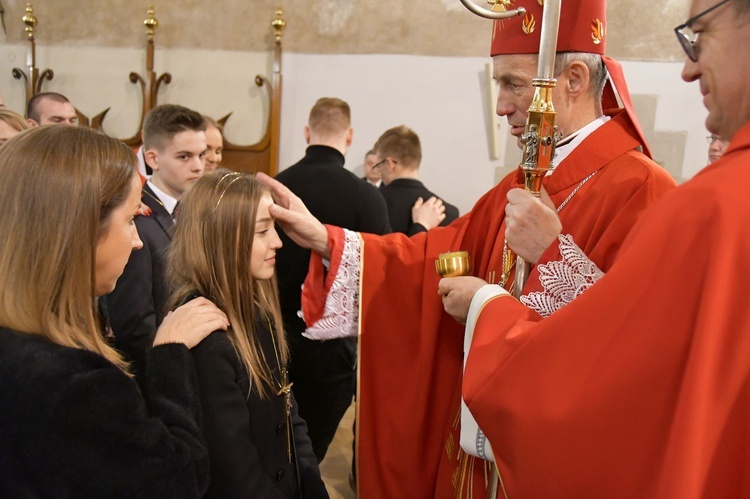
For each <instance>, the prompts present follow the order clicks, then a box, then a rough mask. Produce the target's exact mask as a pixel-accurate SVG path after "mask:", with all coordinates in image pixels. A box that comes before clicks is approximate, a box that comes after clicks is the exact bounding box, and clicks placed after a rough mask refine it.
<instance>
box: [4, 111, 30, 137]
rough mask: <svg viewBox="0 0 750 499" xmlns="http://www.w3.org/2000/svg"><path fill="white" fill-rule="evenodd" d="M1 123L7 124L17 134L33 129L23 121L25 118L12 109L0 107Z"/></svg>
mask: <svg viewBox="0 0 750 499" xmlns="http://www.w3.org/2000/svg"><path fill="white" fill-rule="evenodd" d="M0 121H4V122H5V123H7V124H8V125H9V126H10V127H11V128H12V129H13V130H15V131H17V132H23V131H24V130H28V129H29V128H31V127H30V126H29V124H28V123H27V122H26V120H25V119H23V116H21V115H20V114H18V113H17V112H15V111H11V110H10V109H5V108H1V107H0Z"/></svg>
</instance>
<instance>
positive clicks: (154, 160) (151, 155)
mask: <svg viewBox="0 0 750 499" xmlns="http://www.w3.org/2000/svg"><path fill="white" fill-rule="evenodd" d="M143 158H144V159H145V160H146V164H147V165H148V166H150V167H151V169H152V170H154V171H156V170H158V169H159V152H158V151H157V150H156V149H149V150H147V151H145V152H144V153H143Z"/></svg>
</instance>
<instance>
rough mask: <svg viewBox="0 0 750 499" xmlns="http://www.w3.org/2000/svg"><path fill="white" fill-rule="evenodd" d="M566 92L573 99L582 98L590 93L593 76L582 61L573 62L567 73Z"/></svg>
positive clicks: (566, 69)
mask: <svg viewBox="0 0 750 499" xmlns="http://www.w3.org/2000/svg"><path fill="white" fill-rule="evenodd" d="M563 75H565V91H566V92H567V93H568V95H570V96H571V97H580V96H582V95H585V94H586V93H588V91H589V87H590V86H591V74H590V73H589V67H588V66H586V64H584V63H583V62H581V61H573V62H571V63H570V64H569V65H568V67H567V68H565V71H563Z"/></svg>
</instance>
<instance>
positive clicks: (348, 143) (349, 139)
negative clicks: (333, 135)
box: [346, 128, 354, 147]
mask: <svg viewBox="0 0 750 499" xmlns="http://www.w3.org/2000/svg"><path fill="white" fill-rule="evenodd" d="M353 138H354V128H350V129H349V130H347V131H346V147H349V146H351V145H352V139H353Z"/></svg>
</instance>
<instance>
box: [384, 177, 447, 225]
mask: <svg viewBox="0 0 750 499" xmlns="http://www.w3.org/2000/svg"><path fill="white" fill-rule="evenodd" d="M380 194H382V195H383V197H384V198H385V203H386V204H387V205H388V218H389V219H390V223H391V228H392V229H393V232H401V233H403V234H406V235H408V236H413V235H414V234H417V233H419V232H423V231H424V230H425V228H424V227H423V226H422V225H420V224H415V223H414V222H413V221H412V219H411V208H412V206H414V203H416V202H417V199H418V198H420V197H421V198H422V200H423V201H427V200H428V199H430V198H431V197H433V196H435V197H437V198H440V196H438V195H437V194H434V193H432V192H430V191H429V190H427V188H426V187H425V186H424V184H422V182H420V181H419V180H417V179H415V178H397V179H394V180H393V181H392V182H391V183H390V184H388V185H385V184H383V185H381V186H380ZM440 199H442V198H440ZM443 205H445V219H444V220H443V221H442V222H441V223H440V225H441V226H446V225H448V224H449V223H451V222H452V221H454V220H455V219H457V218H458V208H456V207H455V206H453V205H452V204H449V203H447V202H446V201H445V199H443Z"/></svg>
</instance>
